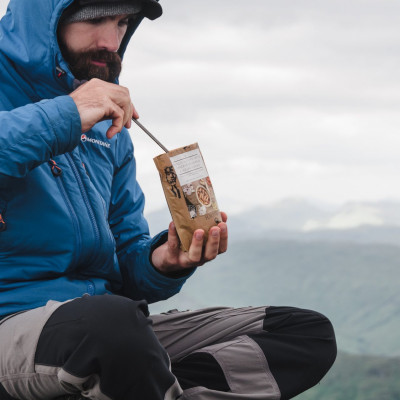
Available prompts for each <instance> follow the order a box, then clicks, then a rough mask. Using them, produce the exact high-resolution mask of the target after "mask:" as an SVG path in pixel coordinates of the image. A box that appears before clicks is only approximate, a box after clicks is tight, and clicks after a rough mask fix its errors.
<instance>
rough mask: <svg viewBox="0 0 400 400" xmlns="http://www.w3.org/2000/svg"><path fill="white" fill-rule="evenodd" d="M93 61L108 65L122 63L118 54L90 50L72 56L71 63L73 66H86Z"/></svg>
mask: <svg viewBox="0 0 400 400" xmlns="http://www.w3.org/2000/svg"><path fill="white" fill-rule="evenodd" d="M93 60H96V61H102V62H105V63H107V64H121V62H122V60H121V57H120V55H119V54H118V53H112V52H110V51H107V50H89V51H85V52H81V53H72V54H70V60H69V63H70V65H71V66H75V65H79V64H80V65H85V64H89V63H91V62H92V61H93Z"/></svg>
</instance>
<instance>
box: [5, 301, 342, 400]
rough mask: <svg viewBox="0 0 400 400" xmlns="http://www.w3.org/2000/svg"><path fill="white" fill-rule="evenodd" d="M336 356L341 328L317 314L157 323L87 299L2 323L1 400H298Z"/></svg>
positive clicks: (217, 311)
mask: <svg viewBox="0 0 400 400" xmlns="http://www.w3.org/2000/svg"><path fill="white" fill-rule="evenodd" d="M335 357H336V343H335V337H334V333H333V328H332V325H331V324H330V322H329V320H328V319H327V318H326V317H324V316H323V315H321V314H319V313H316V312H313V311H309V310H302V309H297V308H292V307H255V308H252V307H248V308H241V309H232V308H223V307H220V308H208V309H204V310H198V311H185V312H178V311H171V312H168V313H165V314H159V315H154V316H151V317H149V315H148V310H147V305H146V303H145V302H143V301H139V302H137V301H132V300H129V299H127V298H124V297H120V296H113V295H103V296H93V297H89V296H84V297H82V298H78V299H74V300H72V301H69V302H66V303H58V302H49V303H48V304H47V305H46V306H45V307H41V308H37V309H34V310H31V311H26V312H23V313H20V314H17V315H15V316H12V317H10V318H8V319H6V320H2V321H0V400H13V399H18V400H46V399H55V398H57V397H59V396H63V395H68V394H72V395H73V394H78V395H80V396H83V397H85V398H89V399H98V400H136V399H137V400H161V399H163V400H175V399H180V400H189V399H190V400H230V399H232V400H252V399H254V400H256V399H257V400H264V399H265V400H270V399H290V398H292V397H294V396H296V395H297V394H299V393H301V392H302V391H304V390H306V389H308V388H310V387H311V386H313V385H315V384H316V383H318V382H319V381H320V379H321V378H322V377H323V376H324V375H325V374H326V372H327V371H328V370H329V368H330V367H331V365H332V364H333V362H334V360H335Z"/></svg>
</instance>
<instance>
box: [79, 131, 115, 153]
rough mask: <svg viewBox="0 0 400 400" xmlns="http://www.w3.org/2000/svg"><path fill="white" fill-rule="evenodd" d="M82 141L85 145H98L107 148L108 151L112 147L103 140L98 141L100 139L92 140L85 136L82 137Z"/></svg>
mask: <svg viewBox="0 0 400 400" xmlns="http://www.w3.org/2000/svg"><path fill="white" fill-rule="evenodd" d="M81 141H82V142H83V143H85V142H90V143H93V144H98V145H100V146H103V147H107V149H109V148H110V147H111V145H110V143H106V142H103V141H102V140H98V139H92V138H90V137H87V136H86V135H85V134H82V135H81Z"/></svg>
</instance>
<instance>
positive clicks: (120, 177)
mask: <svg viewBox="0 0 400 400" xmlns="http://www.w3.org/2000/svg"><path fill="white" fill-rule="evenodd" d="M161 13H162V9H161V6H160V5H159V3H158V2H157V1H155V0H73V1H72V0H35V1H33V0H11V1H10V3H9V6H8V9H7V13H6V15H5V16H4V17H3V18H2V20H1V21H0V81H1V88H0V110H1V111H0V122H1V124H0V126H1V128H0V399H1V400H12V399H14V400H15V399H18V400H35V399H36V400H39V399H40V400H44V399H55V398H64V399H80V398H89V399H98V400H133V399H141V400H161V399H166V400H173V399H178V398H179V399H182V400H183V399H192V400H211V399H213V400H218V399H221V400H222V399H226V400H229V399H232V400H233V399H236V400H244V399H246V400H251V399H289V398H291V397H294V396H296V395H297V394H298V393H300V392H302V391H304V390H306V389H307V388H309V387H311V386H312V385H314V384H316V383H317V382H318V381H319V380H320V379H321V378H322V376H324V374H325V373H326V372H327V371H328V369H329V368H330V366H331V365H332V363H333V361H334V359H335V356H336V345H335V337H334V333H333V329H332V326H331V324H330V322H329V321H328V319H327V318H326V317H324V316H322V315H320V314H318V313H316V312H313V311H308V310H301V309H296V308H289V307H256V308H251V307H249V308H244V309H231V308H211V309H205V310H199V311H186V312H174V311H173V312H169V313H166V314H162V315H154V316H151V317H150V316H149V312H148V309H147V303H148V302H155V301H159V300H163V299H166V298H168V297H170V296H172V295H174V294H176V293H177V292H179V290H180V289H181V287H182V285H183V284H184V282H185V281H186V280H187V279H188V278H189V277H190V276H191V275H192V274H193V273H194V272H195V269H196V267H198V266H201V265H203V264H205V263H206V262H208V261H211V260H213V259H214V258H215V257H217V256H218V254H220V253H224V252H225V251H226V250H227V243H228V233H227V225H226V219H227V217H226V215H225V214H223V222H221V223H220V224H219V225H218V226H215V227H213V228H211V229H210V232H209V235H208V239H207V240H206V241H205V243H204V237H205V232H204V231H202V230H201V229H200V230H197V231H195V232H194V235H193V240H192V244H191V246H190V249H189V251H188V252H182V251H181V250H180V248H179V239H178V236H177V233H176V229H175V227H174V224H173V223H171V224H170V226H169V228H168V230H166V231H164V232H161V233H160V234H158V235H156V236H155V237H151V236H150V235H149V230H148V226H147V222H146V220H145V219H144V217H143V207H144V196H143V193H142V191H141V189H140V186H139V184H138V183H137V181H136V177H135V175H136V164H135V159H134V156H133V146H132V142H131V139H130V137H129V134H128V132H127V130H126V129H127V128H129V127H130V126H131V119H132V118H135V119H136V118H138V117H139V116H138V114H137V112H136V110H135V108H134V106H133V104H132V100H131V97H130V94H129V91H128V89H126V88H125V87H123V86H121V85H119V84H118V76H119V73H120V70H121V59H122V58H123V55H124V52H125V49H126V47H127V45H128V43H129V40H130V38H131V36H132V34H133V33H134V31H135V30H136V28H137V27H138V25H139V24H140V22H141V20H142V19H143V18H145V17H147V18H149V19H156V18H158V17H159V16H160V15H161Z"/></svg>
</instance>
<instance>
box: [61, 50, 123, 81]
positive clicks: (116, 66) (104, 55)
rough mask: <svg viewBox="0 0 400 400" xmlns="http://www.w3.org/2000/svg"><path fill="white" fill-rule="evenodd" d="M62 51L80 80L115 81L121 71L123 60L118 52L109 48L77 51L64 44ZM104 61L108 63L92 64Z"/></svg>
mask: <svg viewBox="0 0 400 400" xmlns="http://www.w3.org/2000/svg"><path fill="white" fill-rule="evenodd" d="M62 47H63V49H62V53H63V56H64V58H65V60H66V61H67V62H68V64H69V68H70V69H71V72H72V73H73V75H74V76H75V78H76V79H78V80H90V79H92V78H98V79H101V80H103V81H107V82H111V83H114V82H115V80H116V79H117V78H118V76H119V74H120V73H121V68H122V61H121V57H120V56H119V54H118V53H111V52H109V51H107V50H88V51H83V52H79V53H76V52H74V51H71V50H69V49H67V48H66V47H65V46H62ZM93 60H96V61H102V62H105V63H106V64H107V65H106V66H105V67H101V66H98V65H94V64H92V61H93Z"/></svg>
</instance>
